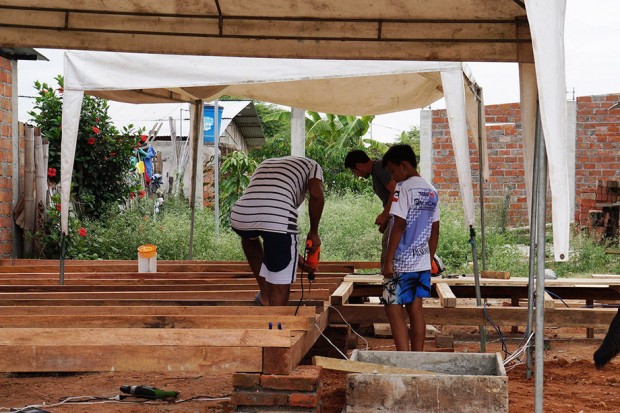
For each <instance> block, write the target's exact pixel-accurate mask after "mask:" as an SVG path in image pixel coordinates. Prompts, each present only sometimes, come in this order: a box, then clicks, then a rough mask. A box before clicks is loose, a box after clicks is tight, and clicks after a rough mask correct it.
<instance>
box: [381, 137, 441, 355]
mask: <svg viewBox="0 0 620 413" xmlns="http://www.w3.org/2000/svg"><path fill="white" fill-rule="evenodd" d="M382 162H383V166H384V167H385V168H387V169H388V170H389V171H390V173H391V175H392V179H394V180H395V181H396V182H397V183H396V189H395V191H394V198H393V200H392V206H391V208H390V215H391V216H392V218H393V219H392V226H391V228H390V237H389V241H388V248H387V254H386V260H385V263H384V265H383V268H382V271H381V272H382V274H383V276H384V279H383V298H382V300H381V301H382V302H383V303H384V304H385V311H386V314H387V316H388V319H389V321H390V327H391V329H392V336H393V337H394V343H395V344H396V350H398V351H409V350H410V349H411V350H413V351H422V350H423V349H424V338H425V334H426V323H425V321H424V313H423V311H422V300H423V298H426V297H430V296H431V275H430V270H431V257H433V256H434V255H435V251H436V249H437V242H438V241H439V199H438V196H437V190H435V188H434V187H433V186H432V185H431V184H430V183H428V182H427V181H426V180H425V179H424V178H422V177H421V176H420V174H419V173H418V171H417V169H416V168H417V160H416V157H415V153H414V152H413V149H412V148H411V146H409V145H394V146H392V147H391V148H390V149H389V150H388V151H387V152H386V153H385V155H384V156H383V161H382ZM403 305H404V306H405V309H406V310H407V313H408V314H409V320H410V323H411V331H410V332H409V331H408V329H407V323H406V320H405V317H404V315H403V312H402V306H403ZM410 343H411V347H410Z"/></svg>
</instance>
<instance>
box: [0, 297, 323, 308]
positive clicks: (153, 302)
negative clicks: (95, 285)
mask: <svg viewBox="0 0 620 413" xmlns="http://www.w3.org/2000/svg"><path fill="white" fill-rule="evenodd" d="M298 303H299V299H296V300H295V299H292V300H289V302H288V305H289V306H297V304H298ZM324 304H325V300H316V299H304V301H303V303H302V305H307V306H314V307H317V310H318V309H322V308H323V305H324ZM0 306H103V307H107V306H249V307H256V304H255V303H254V299H253V297H252V300H239V299H232V298H222V299H210V300H206V299H202V300H192V299H100V300H97V299H88V298H86V299H60V300H59V299H13V300H0Z"/></svg>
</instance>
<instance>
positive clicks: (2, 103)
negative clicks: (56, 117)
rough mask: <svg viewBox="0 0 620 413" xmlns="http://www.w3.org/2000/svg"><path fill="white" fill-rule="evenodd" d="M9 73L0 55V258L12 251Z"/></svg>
mask: <svg viewBox="0 0 620 413" xmlns="http://www.w3.org/2000/svg"><path fill="white" fill-rule="evenodd" d="M12 99H13V74H12V71H11V61H10V60H8V59H5V58H4V57H0V258H6V257H9V256H10V255H11V252H12V250H13V203H12V200H13V178H12V177H13V169H12V164H13V144H12V136H13V110H12V108H13V100H12Z"/></svg>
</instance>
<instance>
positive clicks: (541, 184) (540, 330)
mask: <svg viewBox="0 0 620 413" xmlns="http://www.w3.org/2000/svg"><path fill="white" fill-rule="evenodd" d="M536 140H540V145H539V149H538V153H537V154H536V157H537V158H538V165H539V168H538V170H537V171H535V172H537V173H538V188H537V190H538V196H537V199H536V201H537V204H536V208H537V211H536V234H537V236H538V237H537V238H538V242H537V245H536V248H537V250H538V251H537V254H536V270H537V271H536V336H535V346H536V370H535V375H534V378H535V380H534V382H535V389H534V408H535V409H534V411H535V413H543V387H544V345H545V330H544V329H545V307H544V299H545V218H546V217H545V209H546V207H547V153H546V151H545V136H544V134H543V131H542V124H541V119H540V112H539V113H538V114H537V116H536Z"/></svg>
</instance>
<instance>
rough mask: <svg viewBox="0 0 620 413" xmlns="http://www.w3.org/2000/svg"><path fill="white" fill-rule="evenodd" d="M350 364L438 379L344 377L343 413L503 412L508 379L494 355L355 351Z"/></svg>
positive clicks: (381, 375)
mask: <svg viewBox="0 0 620 413" xmlns="http://www.w3.org/2000/svg"><path fill="white" fill-rule="evenodd" d="M351 359H353V360H356V361H364V362H369V363H379V364H385V365H389V366H397V367H408V368H414V369H420V370H428V371H433V372H436V373H438V374H437V375H428V374H426V375H415V374H363V373H355V374H349V375H348V376H347V404H346V407H345V410H344V412H345V413H371V412H377V411H381V412H391V413H396V412H399V413H404V412H415V413H418V412H420V413H421V412H454V413H465V412H467V413H473V412H482V411H483V412H492V413H500V412H502V413H504V412H508V378H507V377H506V372H505V370H504V367H503V365H502V362H501V357H500V356H499V354H497V353H495V354H480V353H424V352H394V351H358V350H355V351H354V352H353V355H352V357H351Z"/></svg>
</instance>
